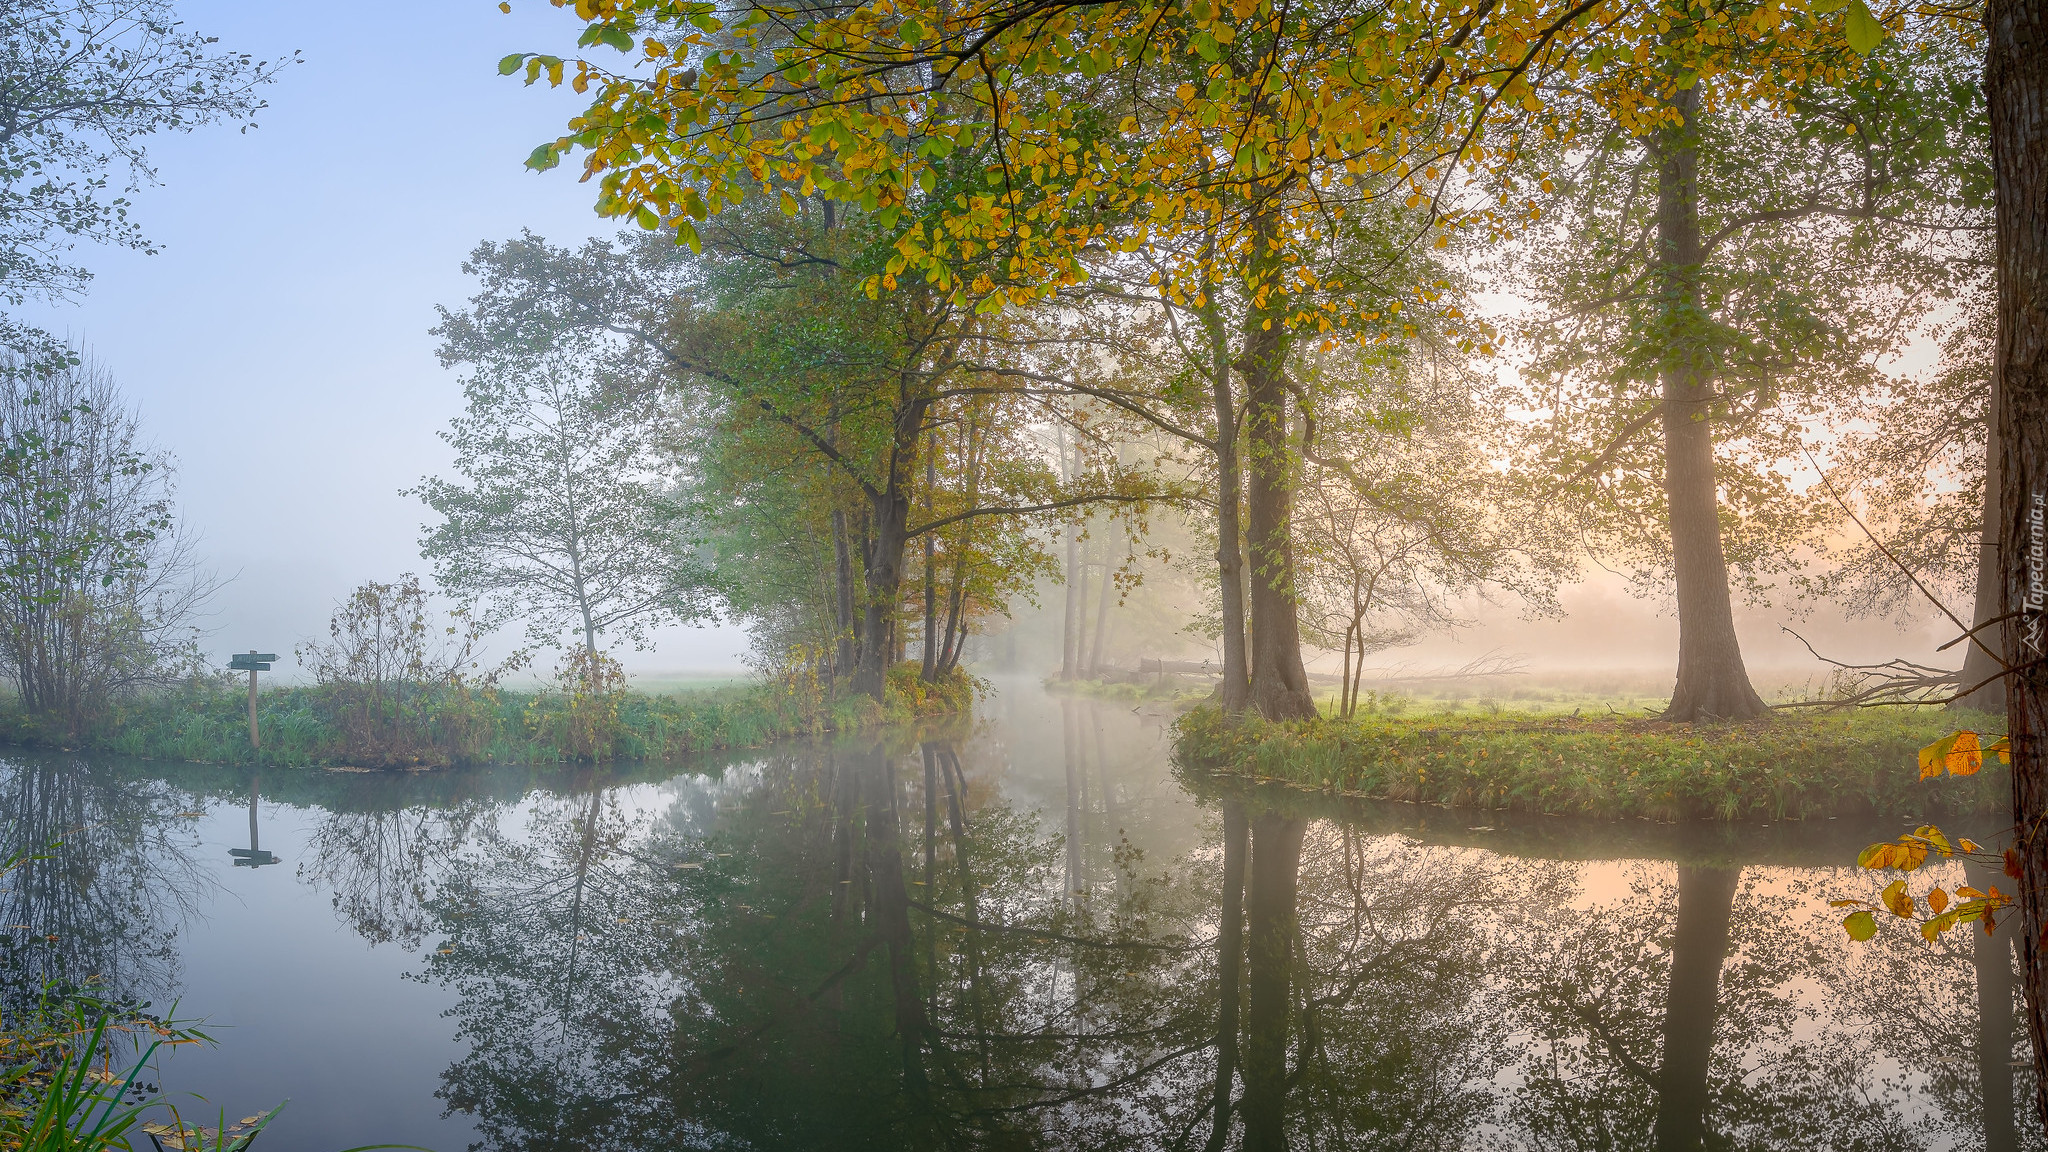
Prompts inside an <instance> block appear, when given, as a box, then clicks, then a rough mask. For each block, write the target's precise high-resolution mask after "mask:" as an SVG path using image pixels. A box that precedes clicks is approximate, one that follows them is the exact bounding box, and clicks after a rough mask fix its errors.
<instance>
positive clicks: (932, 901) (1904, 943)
mask: <svg viewBox="0 0 2048 1152" xmlns="http://www.w3.org/2000/svg"><path fill="white" fill-rule="evenodd" d="M1167 719H1168V718H1167V717H1165V716H1162V715H1158V714H1154V713H1152V712H1150V711H1148V710H1146V709H1144V708H1139V709H1137V710H1135V711H1134V710H1133V709H1132V708H1131V707H1130V706H1129V705H1123V704H1113V703H1098V702H1093V701H1076V700H1065V701H1062V700H1059V699H1055V698H1051V697H1048V696H1046V695H1045V694H1043V693H1042V692H1040V691H1039V690H1037V689H1036V688H1034V687H1031V686H1028V685H1023V684H1016V685H1007V686H1005V689H1004V691H1002V692H1001V693H999V694H998V695H997V697H996V698H995V699H993V700H992V701H990V702H989V703H988V704H987V705H986V706H985V707H984V709H983V710H982V714H981V716H980V718H979V719H978V721H977V722H976V723H975V724H974V725H973V726H971V727H964V728H962V729H960V730H958V731H951V732H947V731H936V732H926V733H923V734H922V738H921V739H920V738H919V737H917V736H913V735H904V736H901V737H897V738H894V739H892V740H888V741H875V740H870V741H866V742H857V743H850V744H840V745H837V746H834V747H829V748H827V747H813V746H803V747H787V748H779V749H773V750H769V751H765V752H756V753H749V754H745V755H740V756H735V757H730V758H726V759H723V760H717V761H706V762H704V763H701V764H689V765H671V766H667V767H663V768H644V769H640V768H635V769H622V770H619V771H610V770H582V771H577V770H573V769H561V770H553V769H550V770H545V771H543V770H531V771H529V770H524V769H520V770H491V771H479V772H465V773H440V774H431V775H403V774H367V773H340V772H321V771H310V770H309V771H292V772H284V771H272V772H269V773H266V774H264V775H263V776H262V777H261V778H260V779H256V780H252V778H251V776H250V775H249V774H248V773H247V772H245V771H241V772H238V771H232V770H226V769H216V768H207V767H201V766H197V765H164V764H143V763H133V762H119V761H100V760H83V759H78V758H19V757H17V758H14V759H11V760H8V761H5V762H4V763H0V789H4V794H5V802H6V809H5V811H6V812H7V813H8V814H9V815H10V816H12V817H13V818H14V825H13V827H12V829H11V830H10V832H9V835H10V836H11V838H12V840H13V842H14V846H15V847H17V848H19V847H27V846H39V845H42V844H45V843H47V842H49V841H50V840H53V839H57V838H58V837H60V836H62V837H64V838H65V845H64V847H63V848H61V849H60V850H59V851H58V852H57V853H56V854H55V855H54V856H53V857H52V858H50V859H48V860H45V861H42V862H40V863H36V864H33V865H30V866H29V867H27V868H26V869H24V870H23V871H21V872H19V873H17V874H16V876H15V877H13V878H12V881H11V887H10V888H9V889H8V890H7V891H6V893H5V900H6V903H7V907H6V909H5V910H4V913H0V914H4V917H5V921H6V923H8V924H11V925H32V926H34V928H35V931H36V933H37V934H38V935H41V934H50V935H54V936H55V940H54V941H51V940H40V941H38V939H37V938H36V937H31V936H29V935H28V934H26V933H23V932H22V931H21V930H19V929H14V930H13V931H15V932H16V938H17V941H18V945H19V948H20V949H21V954H22V955H24V956H26V957H27V959H28V961H29V965H30V967H31V968H32V969H34V970H35V971H36V972H38V973H41V974H45V975H52V976H68V977H73V978H75V977H79V976H84V975H88V974H90V975H97V976H99V977H100V978H101V979H102V980H103V981H105V982H106V983H107V984H108V985H110V986H111V987H113V988H114V989H116V990H117V991H120V992H123V993H127V994H132V995H136V996H139V997H142V998H146V999H149V1000H151V1001H153V1002H154V1003H155V1004H156V1005H157V1006H158V1008H159V1009H162V1008H164V1007H166V1006H168V1005H170V1004H171V1003H173V1002H175V1003H176V1005H177V1013H178V1015H180V1016H182V1017H187V1018H197V1019H202V1020H204V1021H205V1022H206V1024H207V1027H208V1030H209V1031H210V1032H212V1033H213V1034H214V1035H215V1036H216V1038H217V1039H218V1040H219V1044H218V1045H216V1046H214V1047H212V1048H206V1049H187V1050H182V1051H180V1052H178V1053H176V1054H175V1055H173V1056H171V1057H169V1058H167V1059H165V1060H164V1061H163V1062H162V1068H161V1072H162V1080H163V1083H164V1085H165V1088H166V1089H167V1091H168V1092H169V1093H170V1094H171V1095H172V1096H173V1098H175V1099H178V1100H180V1101H181V1102H182V1103H183V1105H184V1107H185V1108H186V1110H187V1111H188V1112H190V1111H193V1110H195V1109H196V1110H198V1111H201V1112H204V1113H206V1114H208V1115H211V1114H214V1112H215V1110H216V1109H218V1108H225V1109H226V1110H227V1112H228V1115H229V1116H231V1117H232V1116H238V1115H242V1114H246V1113H248V1112H252V1111H255V1110H257V1109H259V1108H262V1107H266V1106H269V1105H271V1104H274V1103H276V1102H277V1101H279V1100H284V1099H287V1098H288V1099H289V1100H290V1102H291V1103H290V1106H289V1107H288V1108H287V1110H286V1111H285V1113H284V1114H283V1116H281V1117H280V1118H279V1120H278V1122H277V1123H276V1124H275V1125H274V1126H273V1127H272V1128H271V1129H270V1131H269V1132H267V1133H266V1134H265V1135H264V1136H263V1138H262V1139H261V1141H260V1145H261V1146H262V1147H266V1148H268V1149H271V1150H272V1152H297V1150H305V1152H316V1150H332V1149H339V1148H343V1147H347V1146H350V1145H355V1144H366V1143H374V1142H403V1143H411V1144H417V1145H423V1146H425V1147H428V1148H432V1149H439V1150H443V1152H454V1150H458V1149H463V1148H469V1147H480V1148H506V1149H514V1148H517V1149H549V1150H555V1149H560V1150H568V1149H596V1148H604V1149H641V1148H645V1149H656V1148H660V1149H672V1148H718V1149H806V1150H808V1149H827V1148H850V1149H867V1148H875V1149H882V1148H888V1149H896V1148H905V1149H911V1148H990V1149H1036V1148H1073V1149H1099V1148H1190V1149H1202V1148H1205V1147H1209V1146H1211V1141H1212V1139H1214V1138H1215V1136H1216V1134H1217V1128H1216V1124H1215V1116H1216V1108H1215V1101H1216V1098H1217V1070H1218V1063H1219V1053H1221V1054H1222V1055H1221V1058H1223V1059H1227V1061H1228V1062H1229V1064H1230V1067H1231V1069H1232V1073H1233V1074H1232V1075H1231V1076H1230V1077H1229V1078H1228V1083H1229V1085H1230V1092H1229V1098H1230V1100H1231V1107H1230V1110H1229V1112H1228V1114H1227V1115H1228V1122H1227V1124H1226V1126H1225V1129H1224V1133H1223V1139H1224V1141H1225V1144H1224V1145H1218V1146H1228V1147H1232V1148H1235V1147H1238V1146H1239V1145H1240V1143H1241V1142H1244V1141H1245V1140H1246V1138H1247V1136H1248V1135H1249V1136H1251V1137H1252V1138H1253V1140H1254V1142H1256V1140H1257V1139H1259V1138H1262V1137H1270V1136H1271V1135H1272V1134H1275V1133H1278V1134H1281V1135H1282V1136H1284V1137H1285V1139H1286V1140H1287V1142H1288V1144H1289V1146H1291V1147H1295V1148H1354V1147H1356V1148H1381V1147H1385V1148H1410V1149H1467V1148H1473V1149H1478V1148H1503V1149H1505V1148H1541V1149H1579V1148H1585V1149H1630V1148H1650V1147H1655V1146H1657V1145H1658V1143H1659V1141H1658V1135H1657V1134H1658V1132H1659V1130H1660V1128H1661V1129H1662V1130H1663V1132H1664V1135H1665V1136H1666V1137H1669V1138H1672V1139H1676V1140H1680V1141H1683V1140H1684V1139H1685V1138H1686V1136H1687V1133H1688V1132H1690V1133H1692V1137H1691V1138H1692V1140H1693V1141H1694V1143H1693V1144H1692V1146H1695V1147H1697V1146H1700V1145H1699V1143H1698V1141H1700V1140H1704V1141H1705V1146H1706V1147H1710V1148H1755V1149H1775V1148H1785V1149H1805V1148H1856V1149H1885V1148H1900V1149H1910V1148H1929V1149H1947V1148H1956V1149H1980V1148H1981V1149H1991V1150H1998V1149H2008V1148H2016V1147H2036V1146H2039V1144H2040V1141H2039V1139H2038V1138H2037V1137H2035V1136H2034V1135H2032V1134H2030V1133H2028V1132H2027V1131H2025V1130H2026V1129H2027V1128H2028V1127H2029V1125H2027V1124H2025V1123H2021V1124H2019V1125H2017V1126H2016V1125H2015V1124H2014V1122H2013V1120H2012V1115H2011V1114H2012V1102H2013V1101H2014V1100H2016V1099H2017V1100H2019V1101H2021V1102H2022V1115H2024V1103H2023V1102H2024V1101H2025V1100H2026V1098H2027V1096H2026V1094H2027V1093H2028V1092H2029V1091H2030V1090H2031V1081H2030V1076H2031V1074H2030V1073H2029V1072H2027V1071H2026V1069H2025V1068H2024V1067H2022V1066H2016V1064H2015V1062H2016V1061H2017V1060H2018V1059H2019V1057H2020V1056H2021V1054H2023V1052H2024V1047H2023V1045H2022V1037H2021V1036H2020V1035H2019V1034H2018V1033H2017V1032H2016V1030H2015V1024H2014V1018H2013V1016H2014V1014H2013V1010H2012V1003H2013V997H2014V990H2013V985H2012V976H2011V970H2012V969H2011V964H2012V960H2011V954H2010V948H2009V945H2008V942H2007V941H2006V939H2005V936H2006V933H2005V932H2004V931H2003V930H2001V932H2000V933H1999V935H1998V936H1997V937H1995V938H1991V939H1989V940H1987V939H1985V938H1984V937H1983V936H1982V934H1981V933H1979V934H1976V935H1974V936H1971V935H1962V934H1956V938H1955V939H1953V940H1948V941H1944V942H1943V943H1941V944H1938V945H1934V946H1928V945H1925V944H1923V943H1922V942H1921V941H1920V940H1919V938H1918V937H1917V935H1910V934H1908V933H1906V932H1900V931H1888V932H1886V933H1884V934H1881V935H1880V937H1879V939H1878V940H1877V941H1875V942H1873V943H1871V944H1868V945H1861V946H1855V945H1850V944H1849V943H1848V942H1847V940H1846V938H1845V937H1844V936H1843V934H1842V932H1841V931H1840V929H1839V928H1838V927H1836V926H1835V923H1834V917H1832V916H1831V915H1830V914H1829V910H1828V909H1827V907H1826V904H1825V902H1826V900H1827V899H1828V898H1830V897H1840V896H1852V895H1853V896H1869V895H1871V894H1872V893H1873V891H1874V887H1875V886H1874V884H1873V883H1872V882H1871V880H1870V878H1869V877H1866V876H1862V875H1858V874H1856V873H1854V871H1853V870H1850V869H1845V868H1842V867H1840V865H1841V864H1842V863H1843V862H1846V861H1851V860H1853V858H1854V855H1855V851H1856V849H1857V848H1858V847H1860V846H1861V845H1862V844H1864V843H1867V842H1869V841H1870V840H1872V839H1875V838H1880V837H1887V836H1890V835H1893V834H1895V833H1896V832H1897V831H1898V829H1895V828H1891V827H1885V826H1868V825H1862V824H1855V826H1850V824H1851V823H1852V822H1847V821H1841V822H1824V823H1819V824H1806V825H1798V824H1784V825H1778V826H1755V827H1741V828H1726V827H1719V826H1716V827H1711V828H1669V827H1658V826H1653V825H1646V824H1603V823H1590V822H1578V821H1565V820H1534V819H1510V818H1507V817H1503V816H1492V815H1475V814H1471V813H1456V812H1445V811H1441V810H1431V809H1421V808H1416V807H1411V806H1403V805H1363V804H1350V803H1340V802H1337V801H1332V800H1323V799H1317V798H1310V797H1304V796H1301V795H1299V794H1292V793H1286V792H1277V791H1260V790H1242V789H1240V790H1231V789H1221V788H1207V787H1197V788H1195V790H1194V791H1192V792H1191V791H1190V788H1189V786H1187V785H1185V784H1184V783H1183V782H1182V781H1181V780H1179V779H1178V778H1177V777H1176V776H1175V774H1174V772H1173V769H1172V767H1171V765H1170V764H1169V762H1168V758H1167V743H1168V737H1167V733H1166V730H1165V724H1166V722H1167ZM252 789H253V792H254V794H255V795H256V796H258V797H260V798H259V799H257V800H256V801H254V806H253V808H252V799H251V797H252ZM252 811H253V812H254V818H253V825H252V815H251V814H252ZM1965 831H1977V830H1968V829H1966V830H1965ZM231 850H240V851H239V853H236V854H231ZM270 857H275V859H276V862H275V863H267V864H266V863H261V861H264V860H266V859H268V858H270ZM252 861H255V862H258V863H257V864H256V866H254V867H251V866H249V864H250V863H251V862H252ZM1948 867H1949V869H1950V871H1951V872H1952V873H1953V874H1952V875H1950V874H1946V873H1944V874H1942V875H1943V878H1944V879H1945V880H1947V881H1948V882H1950V883H1954V882H1960V881H1962V880H1963V879H1964V877H1963V876H1962V874H1961V871H1960V869H1959V868H1955V867H1954V866H1948ZM1977 882H1978V883H1979V884H1980V886H1981V885H1982V884H1984V883H1987V882H1988V880H1987V879H1985V878H1978V879H1977ZM1232 938H1237V939H1239V940H1240V941H1241V945H1242V946H1241V947H1230V946H1227V944H1226V942H1227V941H1229V940H1231V939H1232ZM1233 969H1234V970H1235V978H1234V979H1231V980H1229V981H1227V982H1226V981H1225V979H1224V977H1225V975H1227V974H1229V973H1231V972H1232V970H1233ZM1227 984H1228V985H1234V986H1236V987H1237V988H1238V989H1239V993H1238V1003H1237V1006H1236V1011H1235V1012H1234V1013H1227V1014H1226V1013H1222V1012H1220V1011H1219V989H1220V988H1222V987H1225V986H1226V985H1227ZM1226 1015H1228V1016H1233V1017H1234V1018H1235V1020H1236V1027H1235V1028H1234V1029H1232V1028H1225V1027H1220V1026H1219V1021H1220V1020H1221V1019H1223V1018H1224V1016H1226ZM1219 1037H1221V1038H1222V1042H1221V1043H1220V1044H1219ZM191 1094H198V1095H200V1096H203V1097H204V1098H205V1099H206V1100H207V1101H208V1102H209V1103H207V1104H203V1105H202V1104H198V1103H197V1102H196V1101H193V1100H192V1099H191ZM2016 1127H2017V1129H2018V1131H2017V1132H2016Z"/></svg>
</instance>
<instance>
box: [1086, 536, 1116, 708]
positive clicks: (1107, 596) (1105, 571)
mask: <svg viewBox="0 0 2048 1152" xmlns="http://www.w3.org/2000/svg"><path fill="white" fill-rule="evenodd" d="M1115 589H1116V568H1115V566H1114V565H1112V564H1111V563H1110V562H1109V541H1108V540H1107V539H1105V540H1103V542H1102V591H1100V592H1098V593H1096V596H1095V644H1094V646H1093V647H1091V648H1090V649H1089V650H1088V675H1089V677H1090V678H1091V679H1093V678H1098V677H1100V676H1101V675H1102V650H1103V648H1104V647H1106V646H1107V642H1106V640H1105V637H1106V636H1107V635H1108V634H1109V602H1110V600H1111V599H1112V596H1111V593H1112V592H1114V591H1115Z"/></svg>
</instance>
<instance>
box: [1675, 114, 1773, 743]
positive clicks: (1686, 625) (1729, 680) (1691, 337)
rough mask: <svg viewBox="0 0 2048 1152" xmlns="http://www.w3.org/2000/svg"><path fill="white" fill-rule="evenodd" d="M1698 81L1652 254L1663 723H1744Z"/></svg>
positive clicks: (1749, 707) (1751, 692) (1744, 675)
mask: <svg viewBox="0 0 2048 1152" xmlns="http://www.w3.org/2000/svg"><path fill="white" fill-rule="evenodd" d="M1699 101H1700V90H1699V87H1698V85H1695V86H1693V87H1691V88H1688V89H1686V90H1684V91H1682V92H1680V93H1678V94H1677V97H1676V99H1675V100H1674V101H1673V104H1674V106H1675V107H1676V108H1677V109H1678V111H1679V113H1680V114H1681V115H1682V116H1684V118H1685V123H1684V124H1682V125H1680V126H1678V127H1673V128H1665V129H1663V130H1662V131H1661V133H1660V134H1659V139H1658V144H1657V150H1658V162H1657V258H1656V268H1655V275H1656V280H1657V283H1658V291H1659V292H1660V293H1661V295H1662V296H1663V314H1664V315H1663V319H1664V324H1665V329H1664V332H1663V333H1662V339H1663V340H1664V349H1663V363H1662V367H1661V371H1662V374H1663V390H1664V412H1663V417H1664V499H1665V503H1666V507H1667V512H1668V514H1669V516H1670V521H1671V567H1672V573H1673V575H1674V577H1675V578H1676V582H1677V585H1678V589H1677V591H1678V683H1677V685H1676V686H1675V687H1674V688H1673V689H1672V691H1671V706H1670V707H1669V708H1667V709H1665V711H1664V719H1666V720H1679V721H1688V722H1689V721H1695V720H1746V719H1749V718H1750V717H1752V716H1761V715H1763V713H1764V711H1765V708H1764V702H1763V699H1762V698H1761V697H1759V696H1758V695H1757V694H1756V689H1755V688H1752V687H1751V686H1750V683H1749V672H1748V670H1747V669H1745V668H1744V667H1743V665H1742V648H1741V646H1740V644H1739V643H1737V641H1736V637H1735V611H1734V605H1733V604H1732V603H1731V601H1730V598H1729V595H1728V559H1727V556H1726V554H1724V553H1723V552H1722V550H1721V518H1720V496H1719V493H1718V492H1717V490H1716V486H1715V479H1714V429H1713V424H1712V422H1711V420H1710V417H1711V416H1712V407H1713V399H1712V397H1713V391H1714V389H1713V379H1712V377H1711V376H1710V375H1709V374H1708V369H1707V367H1706V365H1707V362H1708V361H1709V359H1710V355H1709V352H1708V350H1707V349H1705V348H1703V347H1699V346H1698V336H1697V334H1696V333H1697V331H1698V329H1699V328H1700V327H1702V326H1703V324H1704V317H1703V316H1702V311H1703V308H1704V305H1703V304H1702V302H1701V299H1700V285H1699V269H1700V264H1701V262H1702V261H1703V260H1704V259H1705V255H1704V253H1703V251H1702V250H1701V244H1700V209H1699V194H1698V193H1699V189H1698V177H1699V136H1698V129H1697V125H1696V124H1695V122H1694V121H1695V119H1696V117H1697V114H1698V111H1699Z"/></svg>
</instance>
